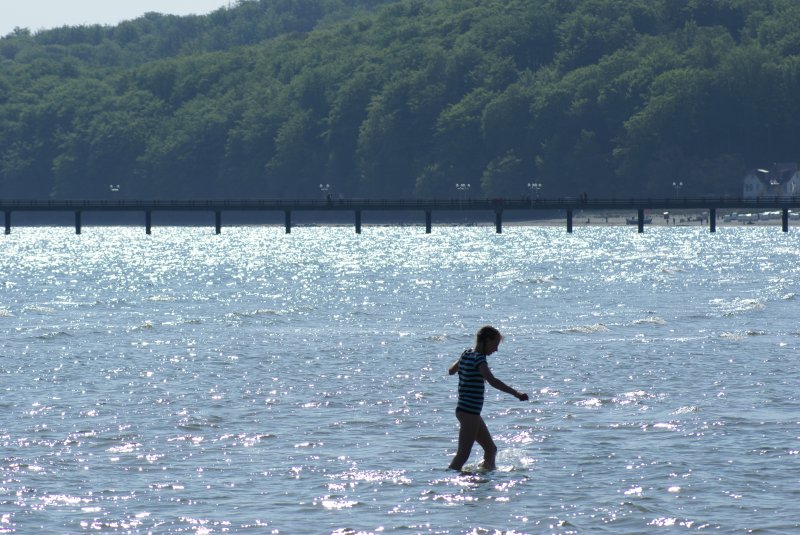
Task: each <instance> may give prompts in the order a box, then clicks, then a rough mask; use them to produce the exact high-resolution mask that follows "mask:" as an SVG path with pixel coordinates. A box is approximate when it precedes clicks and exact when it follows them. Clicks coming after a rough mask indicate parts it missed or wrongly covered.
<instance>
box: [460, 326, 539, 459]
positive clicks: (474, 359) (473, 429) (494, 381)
mask: <svg viewBox="0 0 800 535" xmlns="http://www.w3.org/2000/svg"><path fill="white" fill-rule="evenodd" d="M502 340H503V336H502V335H501V334H500V331H498V330H497V329H495V328H494V327H491V326H489V325H487V326H485V327H481V329H480V330H479V331H478V333H477V334H476V335H475V348H474V349H468V350H466V351H464V353H462V354H461V357H460V358H459V359H458V360H457V361H455V362H454V363H453V365H452V366H450V370H449V371H450V375H455V374H456V373H458V406H457V407H456V418H458V422H459V424H460V426H461V428H460V430H459V432H458V452H457V453H456V456H455V457H453V461H452V462H451V463H450V468H452V469H453V470H461V468H462V467H463V466H464V463H466V462H467V459H469V454H470V452H471V451H472V445H473V444H474V443H475V441H477V442H478V444H480V445H481V447H482V448H483V468H484V469H486V470H494V469H495V457H496V456H497V446H495V445H494V441H493V440H492V435H490V434H489V429H488V428H487V427H486V423H485V422H484V421H483V418H481V409H482V408H483V393H484V390H485V386H484V383H489V384H490V385H491V386H493V387H494V388H496V389H498V390H502V391H503V392H506V393H508V394H511V395H512V396H514V397H516V398H517V399H518V400H520V401H527V400H528V394H522V393H520V392H517V391H516V390H514V389H513V388H511V387H510V386H508V385H507V384H505V383H504V382H503V381H501V380H500V379H498V378H497V377H495V376H494V375H492V371H491V370H490V369H489V365H488V364H487V363H486V357H488V356H489V355H491V354H492V353H494V352H495V351H497V347H498V346H499V345H500V342H501V341H502Z"/></svg>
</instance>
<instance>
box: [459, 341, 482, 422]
mask: <svg viewBox="0 0 800 535" xmlns="http://www.w3.org/2000/svg"><path fill="white" fill-rule="evenodd" d="M484 362H486V355H484V354H483V353H477V352H475V351H473V350H471V349H468V350H466V351H464V353H462V354H461V358H460V359H459V360H458V410H460V411H464V412H469V413H472V414H480V413H481V409H482V408H483V392H484V390H485V386H484V383H485V381H484V379H483V375H481V372H480V371H478V367H479V366H480V365H481V364H483V363H484Z"/></svg>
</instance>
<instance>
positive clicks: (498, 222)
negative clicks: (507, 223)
mask: <svg viewBox="0 0 800 535" xmlns="http://www.w3.org/2000/svg"><path fill="white" fill-rule="evenodd" d="M494 231H495V232H496V233H497V234H502V233H503V211H502V210H496V211H495V213H494Z"/></svg>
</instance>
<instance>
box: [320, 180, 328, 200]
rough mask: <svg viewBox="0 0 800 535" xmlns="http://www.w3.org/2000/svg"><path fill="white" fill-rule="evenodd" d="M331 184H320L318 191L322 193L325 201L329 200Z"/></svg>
mask: <svg viewBox="0 0 800 535" xmlns="http://www.w3.org/2000/svg"><path fill="white" fill-rule="evenodd" d="M330 189H331V185H330V184H320V185H319V191H320V192H321V193H322V198H323V199H325V200H326V201H328V202H330V201H331V194H330Z"/></svg>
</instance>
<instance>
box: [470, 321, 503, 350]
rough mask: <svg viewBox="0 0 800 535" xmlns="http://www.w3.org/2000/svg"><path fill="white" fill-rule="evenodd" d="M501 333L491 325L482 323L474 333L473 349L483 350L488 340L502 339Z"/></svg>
mask: <svg viewBox="0 0 800 535" xmlns="http://www.w3.org/2000/svg"><path fill="white" fill-rule="evenodd" d="M502 339H503V335H502V334H500V331H498V330H497V329H495V328H494V327H492V326H491V325H484V326H483V327H481V328H480V329H478V332H477V333H476V334H475V351H481V352H482V351H483V350H484V348H485V344H486V342H488V341H489V340H498V341H499V340H502Z"/></svg>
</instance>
